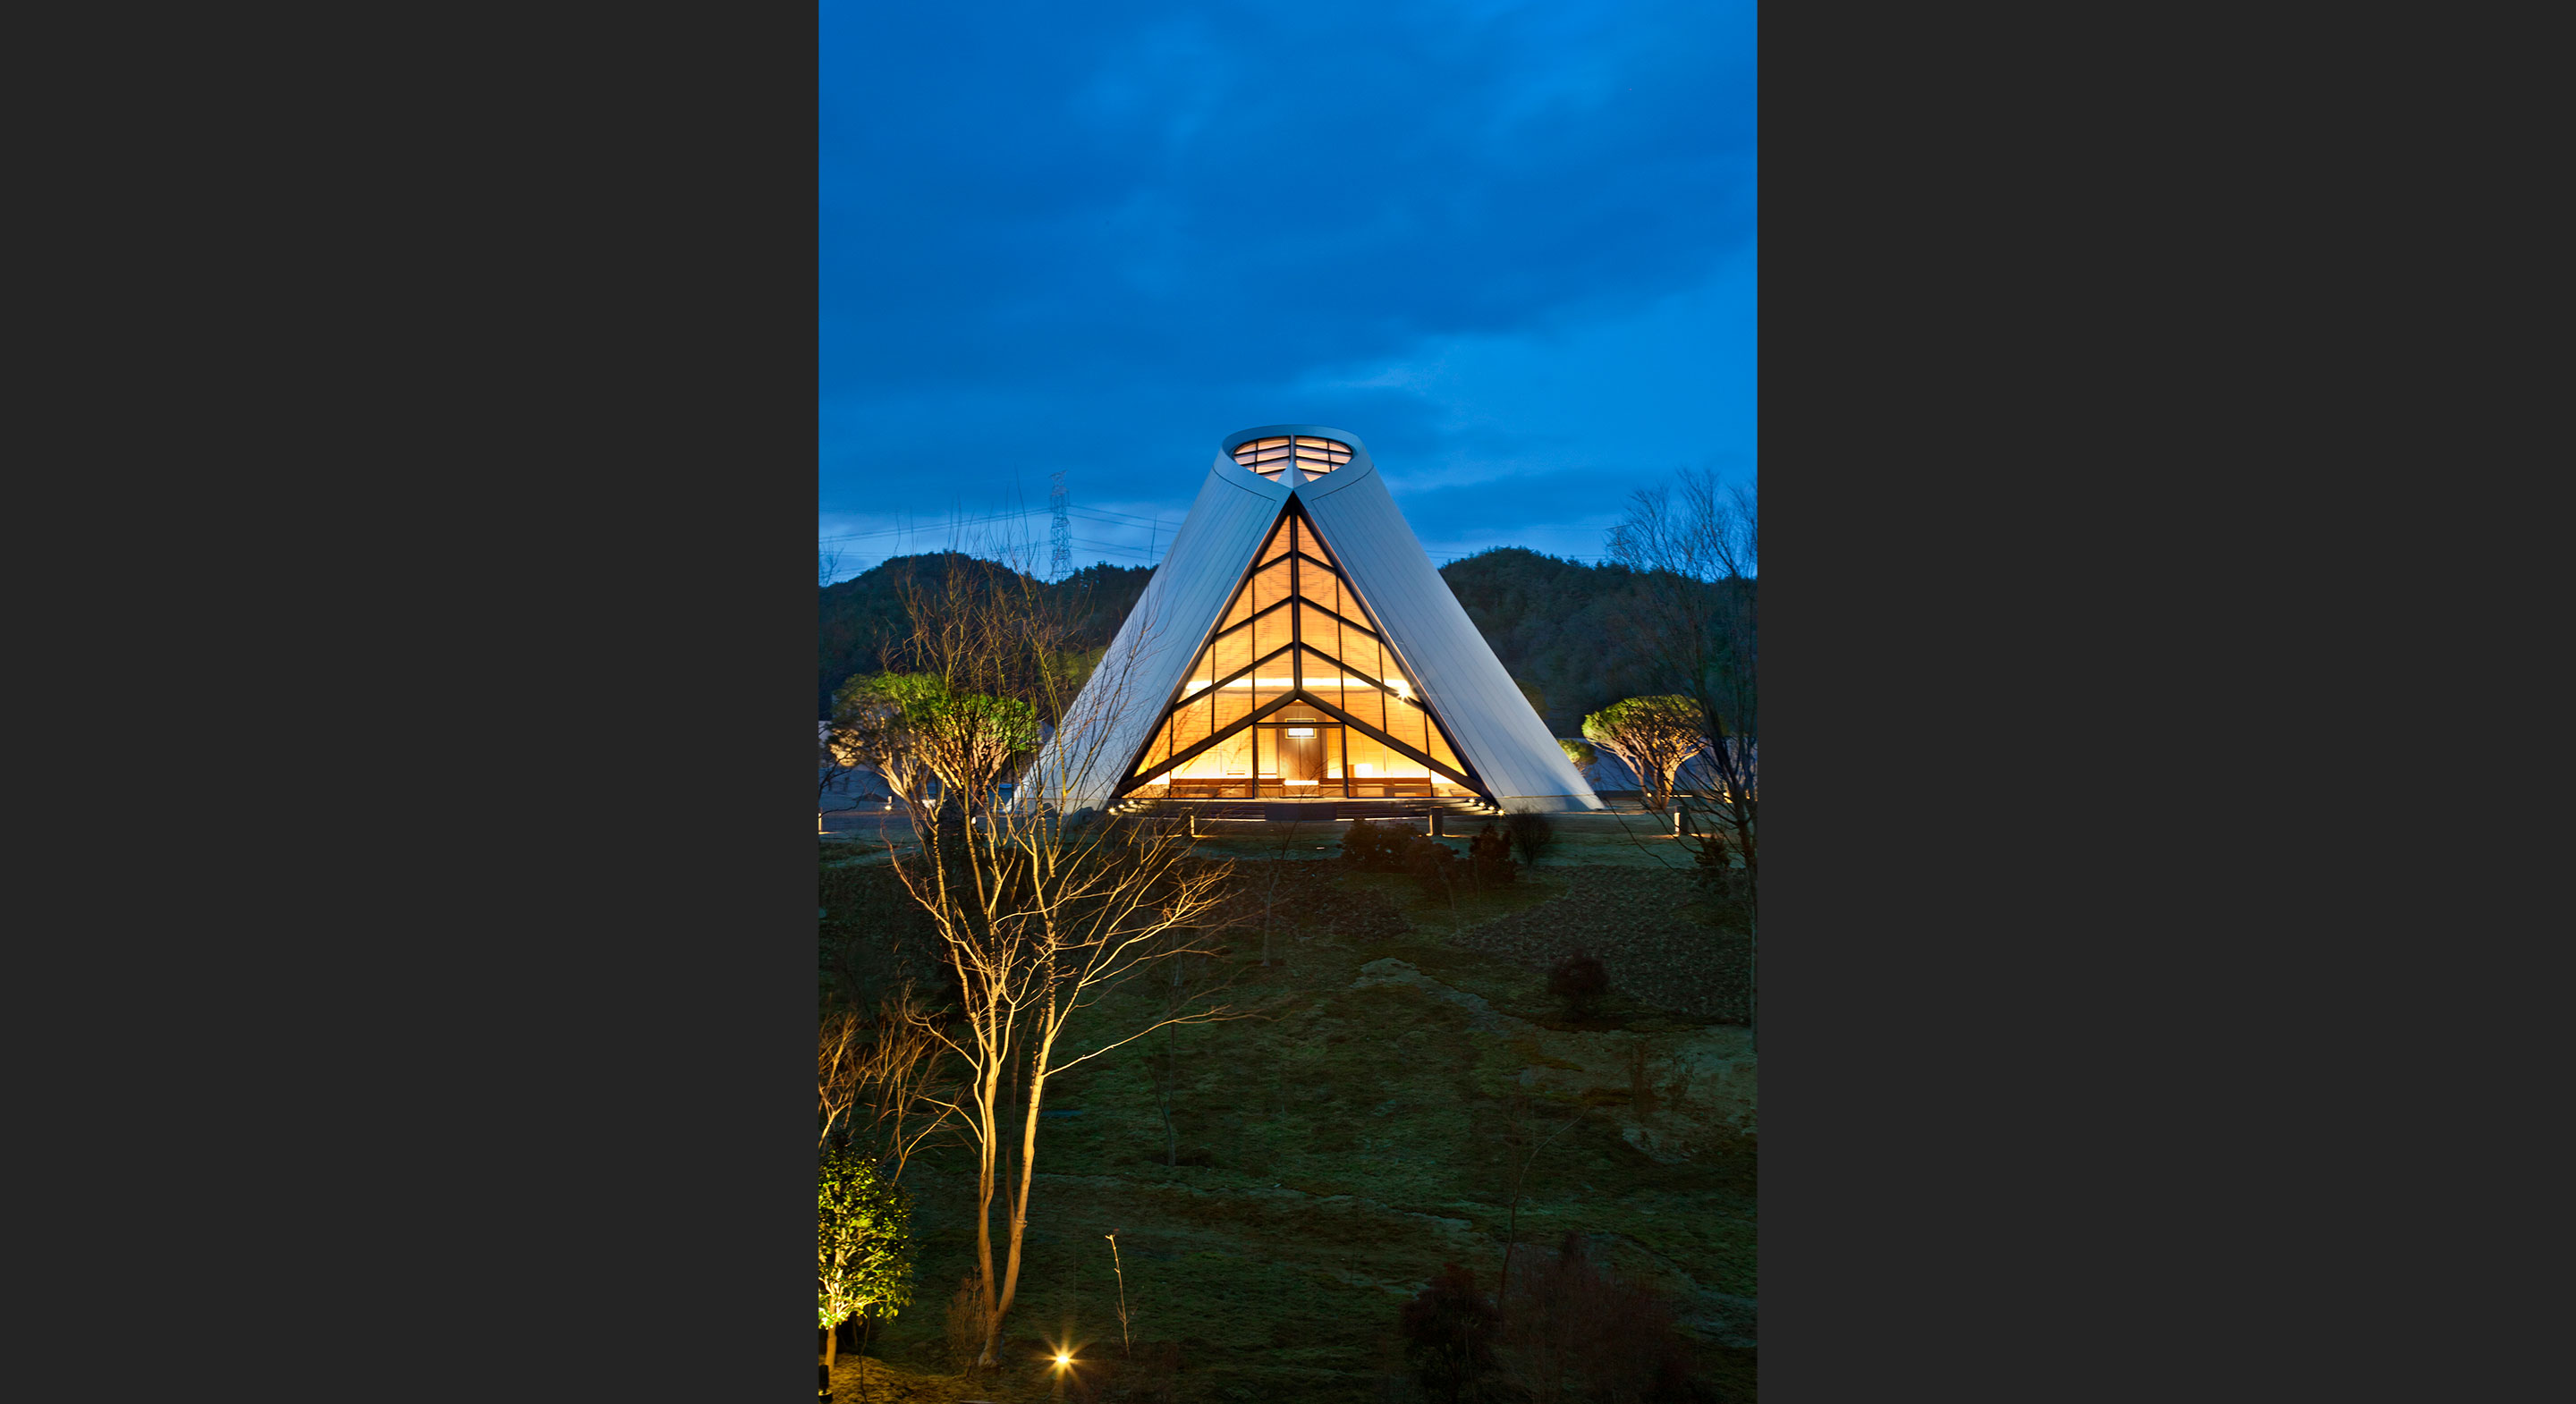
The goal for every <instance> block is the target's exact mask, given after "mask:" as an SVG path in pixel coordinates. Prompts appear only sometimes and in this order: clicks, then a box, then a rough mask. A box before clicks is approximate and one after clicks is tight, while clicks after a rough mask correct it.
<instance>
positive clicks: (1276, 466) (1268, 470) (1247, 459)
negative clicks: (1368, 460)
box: [1234, 435, 1351, 479]
mask: <svg viewBox="0 0 2576 1404" xmlns="http://www.w3.org/2000/svg"><path fill="white" fill-rule="evenodd" d="M1234 461H1235V462H1237V463H1240V464H1242V465H1243V466H1244V467H1246V468H1249V469H1251V470H1252V471H1253V472H1255V473H1259V474H1260V475H1261V476H1263V477H1265V478H1274V479H1275V478H1277V477H1278V476H1279V475H1280V474H1281V473H1283V472H1285V471H1287V469H1288V465H1289V464H1291V463H1294V464H1295V465H1297V467H1298V468H1300V469H1302V470H1304V472H1305V474H1306V476H1307V477H1310V478H1312V477H1317V476H1320V475H1322V474H1325V473H1329V472H1331V471H1333V470H1334V469H1336V468H1339V467H1341V466H1342V465H1343V464H1345V463H1348V462H1350V461H1351V446H1350V445H1348V444H1345V443H1342V442H1339V441H1338V440H1334V439H1310V438H1306V437H1304V436H1303V435H1299V436H1297V437H1294V438H1278V439H1254V440H1252V441H1251V442H1249V443H1244V444H1238V445H1236V446H1235V450H1234Z"/></svg>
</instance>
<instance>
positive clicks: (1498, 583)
mask: <svg viewBox="0 0 2576 1404" xmlns="http://www.w3.org/2000/svg"><path fill="white" fill-rule="evenodd" d="M1440 576H1441V578H1442V579H1444V580H1446V581H1448V582H1449V591H1450V593H1451V594H1454V595H1456V596H1457V597H1458V603H1459V604H1461V605H1463V606H1465V607H1466V610H1467V617H1468V618H1469V619H1470V620H1473V621H1474V622H1475V625H1476V629H1477V631H1478V632H1479V633H1482V634H1483V635H1484V636H1485V644H1486V646H1487V647H1489V648H1491V649H1493V651H1494V656H1495V657H1496V658H1498V659H1500V660H1502V664H1503V670H1504V671H1505V672H1508V673H1510V674H1511V675H1512V681H1514V682H1517V683H1520V684H1521V685H1522V686H1523V687H1524V688H1525V689H1534V690H1536V691H1537V692H1538V694H1539V696H1540V698H1541V699H1542V700H1543V701H1544V702H1545V703H1546V706H1545V707H1544V708H1543V709H1542V710H1543V712H1544V714H1545V716H1546V717H1547V725H1548V729H1549V730H1550V731H1551V732H1553V733H1554V734H1556V735H1558V736H1576V735H1580V734H1581V733H1582V727H1583V717H1584V714H1585V713H1587V712H1597V711H1599V710H1600V709H1602V708H1603V707H1606V706H1608V705H1610V704H1611V703H1613V702H1616V701H1618V700H1619V699H1620V698H1622V697H1634V696H1636V695H1638V694H1639V693H1643V692H1651V691H1654V690H1655V689H1654V687H1653V686H1652V683H1651V680H1649V679H1648V678H1646V677H1645V676H1644V674H1643V673H1642V672H1640V670H1639V669H1638V668H1637V667H1636V666H1635V664H1633V663H1632V662H1630V651H1631V641H1630V639H1629V637H1628V616H1627V613H1626V611H1625V610H1623V608H1622V602H1623V601H1624V600H1625V599H1626V598H1627V596H1628V592H1629V590H1630V588H1631V582H1630V577H1629V574H1628V570H1627V568H1626V567H1625V566H1618V565H1602V566H1588V565H1584V564H1582V563H1581V562H1579V561H1567V560H1560V559H1558V558H1557V557H1554V556H1545V555H1541V554H1539V553H1538V552H1536V551H1529V550H1524V549H1522V548H1520V547H1518V546H1499V547H1496V548H1495V549H1493V550H1491V551H1484V552H1480V553H1478V554H1476V555H1473V556H1469V557H1467V558H1465V559H1464V560H1457V561H1452V562H1450V563H1449V564H1447V565H1445V566H1442V567H1441V568H1440Z"/></svg>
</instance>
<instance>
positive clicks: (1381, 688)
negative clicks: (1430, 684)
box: [1306, 644, 1483, 789]
mask: <svg viewBox="0 0 2576 1404" xmlns="http://www.w3.org/2000/svg"><path fill="white" fill-rule="evenodd" d="M1306 651H1307V652H1309V653H1312V654H1314V655H1315V656H1316V657H1318V658H1321V659H1323V660H1324V661H1325V662H1327V663H1330V664H1332V665H1333V666H1334V667H1336V668H1339V669H1341V670H1342V671H1343V672H1345V673H1348V674H1350V675H1351V676H1352V677H1355V678H1358V679H1360V680H1362V681H1364V682H1366V683H1367V684H1368V685H1369V686H1371V687H1374V688H1376V689H1377V690H1378V692H1379V693H1380V694H1382V695H1383V696H1385V697H1386V698H1387V700H1388V701H1390V702H1398V703H1402V704H1403V705H1405V706H1407V707H1411V708H1413V709H1414V710H1416V711H1418V712H1420V713H1422V715H1423V717H1424V718H1425V719H1427V720H1428V721H1429V722H1430V723H1431V725H1432V728H1433V729H1434V730H1436V731H1438V732H1439V733H1440V739H1441V740H1443V741H1446V742H1448V743H1449V749H1450V750H1452V751H1456V752H1457V755H1458V759H1459V762H1460V763H1461V764H1464V763H1465V762H1466V760H1467V753H1466V752H1465V751H1460V750H1458V738H1457V737H1455V736H1452V735H1450V734H1449V728H1448V727H1446V726H1443V725H1441V724H1440V714H1439V713H1437V712H1434V711H1432V710H1431V709H1430V708H1429V707H1426V706H1424V705H1423V704H1421V703H1419V702H1416V701H1413V700H1412V699H1411V698H1408V697H1406V696H1404V695H1403V694H1402V693H1399V692H1397V691H1396V690H1395V689H1393V688H1391V687H1388V686H1387V685H1386V684H1385V683H1383V682H1381V681H1379V680H1378V679H1376V678H1372V677H1370V676H1369V675H1368V674H1366V673H1363V672H1361V671H1360V670H1359V669H1357V668H1354V667H1352V666H1351V665H1350V664H1348V663H1345V662H1343V661H1342V660H1340V659H1338V658H1335V657H1334V656H1333V655H1331V654H1329V653H1326V652H1324V651H1323V650H1322V649H1320V648H1317V647H1315V646H1314V645H1312V644H1308V645H1307V646H1306ZM1315 705H1316V706H1318V707H1322V706H1328V705H1330V704H1328V703H1325V702H1321V701H1318V702H1317V703H1316V704H1315ZM1336 710H1338V709H1336ZM1351 725H1353V726H1356V727H1358V728H1359V729H1360V730H1362V731H1365V732H1368V734H1369V735H1371V736H1376V737H1377V738H1378V739H1379V740H1381V741H1384V742H1386V743H1387V744H1388V745H1390V746H1393V747H1395V748H1396V749H1397V750H1399V751H1403V752H1404V753H1405V754H1406V755H1409V756H1412V757H1413V758H1414V759H1415V760H1418V761H1420V762H1422V763H1423V764H1424V765H1428V766H1432V767H1434V768H1437V767H1438V766H1439V764H1440V763H1439V762H1438V761H1435V760H1433V759H1431V758H1430V757H1429V756H1425V755H1422V754H1419V753H1417V752H1415V751H1413V750H1412V749H1410V748H1409V747H1407V746H1406V745H1405V744H1404V743H1403V742H1401V741H1398V740H1396V739H1394V738H1393V737H1390V736H1385V735H1381V734H1380V733H1378V732H1376V731H1374V730H1371V729H1370V727H1369V724H1368V723H1366V722H1359V721H1355V722H1352V723H1351ZM1444 773H1445V772H1444ZM1458 783H1459V784H1461V785H1475V786H1477V788H1479V789H1481V788H1483V786H1482V785H1481V784H1479V783H1478V782H1477V781H1474V780H1464V779H1462V780H1459V782H1458Z"/></svg>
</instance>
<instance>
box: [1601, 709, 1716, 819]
mask: <svg viewBox="0 0 2576 1404" xmlns="http://www.w3.org/2000/svg"><path fill="white" fill-rule="evenodd" d="M1705 732H1706V728H1705V727H1704V726H1703V725H1702V723H1701V717H1700V710H1699V707H1698V706H1697V705H1696V704H1694V703H1693V702H1692V701H1691V700H1690V699H1689V698H1687V697H1631V698H1628V699H1627V700H1626V701H1623V702H1614V703H1612V704H1610V705H1609V706H1607V707H1604V708H1602V709H1601V710H1600V711H1597V712H1595V713H1593V714H1592V715H1590V716H1588V717H1585V718H1584V719H1583V734H1584V736H1585V737H1586V738H1587V739H1589V740H1591V741H1592V742H1594V743H1595V744H1597V745H1599V746H1600V747H1601V748H1602V749H1604V750H1606V751H1608V752H1610V753H1611V754H1612V755H1615V756H1617V757H1618V758H1619V759H1621V760H1623V761H1626V762H1627V763H1628V768H1629V769H1630V770H1633V771H1635V772H1637V785H1638V788H1639V789H1640V790H1641V791H1642V794H1641V795H1640V798H1642V799H1643V800H1644V801H1645V804H1646V807H1647V808H1648V809H1653V810H1662V809H1664V808H1666V807H1668V806H1669V805H1670V804H1671V803H1672V793H1673V777H1674V776H1675V775H1677V774H1678V773H1679V772H1680V771H1681V768H1682V765H1683V763H1684V762H1686V761H1688V760H1689V759H1690V758H1691V756H1692V755H1693V754H1694V753H1696V752H1697V751H1698V750H1699V749H1700V747H1701V745H1702V744H1703V740H1704V737H1705Z"/></svg>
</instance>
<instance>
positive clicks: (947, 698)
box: [832, 673, 1039, 814]
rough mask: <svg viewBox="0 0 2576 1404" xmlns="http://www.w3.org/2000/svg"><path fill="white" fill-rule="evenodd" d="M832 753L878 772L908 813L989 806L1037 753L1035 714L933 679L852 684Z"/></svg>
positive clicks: (844, 691)
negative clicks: (950, 804) (953, 805)
mask: <svg viewBox="0 0 2576 1404" xmlns="http://www.w3.org/2000/svg"><path fill="white" fill-rule="evenodd" d="M832 727H833V729H832V735H833V743H832V744H833V747H834V749H835V750H836V751H837V752H838V753H839V754H840V755H842V756H843V757H845V758H846V760H847V763H848V764H850V765H852V766H856V767H863V768H865V769H868V770H872V771H874V772H876V774H877V775H878V776H879V777H880V778H882V779H883V780H884V781H885V783H886V788H887V789H888V790H889V791H891V792H892V793H893V794H894V796H895V798H896V799H897V800H899V801H901V802H902V803H903V805H904V806H905V807H906V808H907V809H908V810H912V811H915V812H917V813H923V814H926V813H928V812H929V811H932V810H935V809H937V808H939V807H940V805H941V804H942V803H943V802H944V801H945V800H947V799H948V798H950V797H954V798H956V799H958V800H960V801H962V802H964V803H965V804H966V805H967V807H968V809H969V810H970V811H975V810H981V809H983V808H985V807H987V806H988V805H989V804H990V802H991V800H992V799H993V792H994V790H995V788H996V786H998V784H999V783H1000V781H1001V780H1002V778H1003V777H1004V776H1005V775H1006V774H1008V773H1009V769H1010V767H1011V764H1012V763H1013V762H1014V761H1015V760H1018V759H1019V758H1021V757H1023V756H1025V755H1027V754H1028V753H1029V752H1030V751H1033V750H1035V749H1037V745H1038V738H1039V731H1038V717H1037V710H1036V708H1034V707H1033V706H1031V705H1030V704H1029V702H1028V701H1027V700H1026V699H1025V698H1015V697H996V696H993V695H991V694H989V693H981V692H969V691H965V690H962V689H960V688H959V687H957V686H956V685H955V684H954V683H953V682H952V681H951V680H950V679H947V678H944V677H941V676H939V675H937V674H935V673H874V674H869V675H867V676H864V677H855V678H851V679H850V680H848V681H847V682H845V683H843V684H842V685H841V690H840V692H839V693H838V694H837V695H836V696H835V697H834V699H833V708H832Z"/></svg>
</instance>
